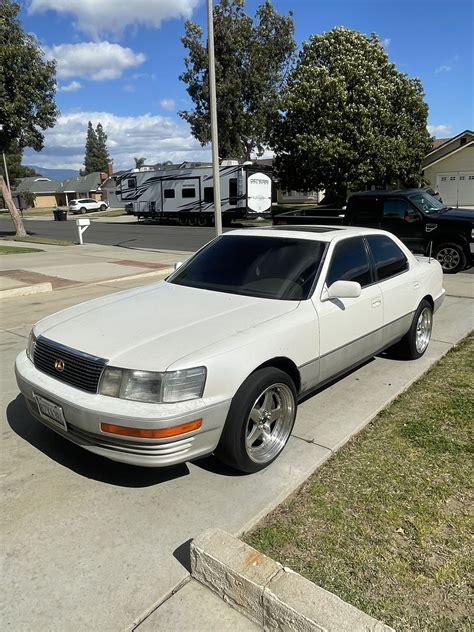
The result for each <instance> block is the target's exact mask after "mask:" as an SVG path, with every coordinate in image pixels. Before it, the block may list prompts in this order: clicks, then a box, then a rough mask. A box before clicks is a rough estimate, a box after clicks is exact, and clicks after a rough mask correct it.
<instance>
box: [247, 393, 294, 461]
mask: <svg viewBox="0 0 474 632" xmlns="http://www.w3.org/2000/svg"><path fill="white" fill-rule="evenodd" d="M295 413H296V405H295V399H294V396H293V393H292V391H291V389H290V388H289V387H288V386H287V385H286V384H281V383H280V384H272V385H271V386H268V387H267V388H266V389H265V390H264V391H263V392H262V393H261V394H260V395H259V396H258V397H257V399H256V400H255V403H254V405H253V406H252V409H251V411H250V415H249V417H248V420H247V424H246V428H245V448H246V452H247V454H248V456H249V458H250V459H251V460H252V461H254V462H255V463H266V462H267V461H271V460H272V459H274V458H275V456H276V455H277V454H279V452H280V451H281V450H282V449H283V448H284V446H285V444H286V442H287V440H288V437H289V436H290V433H291V429H292V428H293V421H294V418H295Z"/></svg>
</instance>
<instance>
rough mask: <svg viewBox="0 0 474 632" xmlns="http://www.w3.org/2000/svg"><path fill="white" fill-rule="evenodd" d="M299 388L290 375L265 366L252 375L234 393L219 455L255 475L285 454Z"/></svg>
mask: <svg viewBox="0 0 474 632" xmlns="http://www.w3.org/2000/svg"><path fill="white" fill-rule="evenodd" d="M296 408H297V403H296V388H295V385H294V383H293V380H292V379H291V378H290V377H289V375H288V374H287V373H284V372H283V371H280V370H279V369H276V368H274V367H265V368H263V369H259V370H257V371H255V373H252V374H251V375H250V376H249V377H248V378H247V379H246V380H245V382H244V383H243V384H242V386H241V387H240V388H239V390H238V391H237V393H236V394H235V396H234V398H233V400H232V404H231V406H230V409H229V413H228V415H227V419H226V422H225V426H224V430H223V432H222V436H221V439H220V441H219V445H218V446H217V449H216V456H217V457H218V458H219V459H220V460H221V461H223V462H224V463H227V465H230V466H231V467H233V468H235V469H236V470H240V471H241V472H246V473H249V474H250V473H253V472H258V471H259V470H262V469H263V468H265V467H267V465H269V464H270V463H272V462H273V461H274V460H275V459H276V458H277V457H278V455H279V454H280V453H281V452H282V450H283V448H284V447H285V445H286V443H287V441H288V439H289V438H290V435H291V431H292V429H293V425H294V422H295V417H296Z"/></svg>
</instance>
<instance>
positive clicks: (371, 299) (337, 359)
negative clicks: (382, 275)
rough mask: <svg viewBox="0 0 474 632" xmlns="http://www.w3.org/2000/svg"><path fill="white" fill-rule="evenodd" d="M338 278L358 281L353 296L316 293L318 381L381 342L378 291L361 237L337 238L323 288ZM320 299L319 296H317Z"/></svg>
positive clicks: (377, 347)
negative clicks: (357, 290) (329, 296)
mask: <svg viewBox="0 0 474 632" xmlns="http://www.w3.org/2000/svg"><path fill="white" fill-rule="evenodd" d="M339 280H345V281H356V282H357V283H360V285H361V288H362V292H361V295H360V296H359V297H357V298H347V299H331V300H324V290H323V294H322V295H321V297H316V303H317V305H316V308H317V311H318V315H319V326H320V333H319V337H320V354H321V355H320V381H325V380H328V379H329V378H331V377H333V376H335V375H337V374H339V373H342V372H343V371H344V370H346V369H348V368H350V367H351V366H354V365H356V364H358V363H359V362H361V361H363V360H364V359H365V358H370V356H371V355H373V354H375V353H377V351H379V350H380V348H381V346H382V326H383V301H382V292H381V290H380V288H379V286H378V284H377V283H375V282H374V279H373V276H372V269H371V265H370V259H369V255H368V250H367V247H366V244H365V242H364V239H363V238H362V237H350V238H347V239H344V240H341V241H339V242H338V243H337V244H336V245H335V247H334V249H333V251H332V255H330V261H329V265H328V268H327V273H326V280H325V289H327V288H328V287H330V286H331V284H332V283H334V282H335V281H339ZM321 299H322V300H321Z"/></svg>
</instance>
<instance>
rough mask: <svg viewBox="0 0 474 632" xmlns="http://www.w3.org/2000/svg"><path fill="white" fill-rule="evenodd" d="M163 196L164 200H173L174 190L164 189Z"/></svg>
mask: <svg viewBox="0 0 474 632" xmlns="http://www.w3.org/2000/svg"><path fill="white" fill-rule="evenodd" d="M163 196H164V198H165V200H169V199H170V198H174V189H164V191H163Z"/></svg>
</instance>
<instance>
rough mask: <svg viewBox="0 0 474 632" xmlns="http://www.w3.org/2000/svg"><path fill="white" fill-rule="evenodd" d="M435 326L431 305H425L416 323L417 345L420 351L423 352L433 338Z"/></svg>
mask: <svg viewBox="0 0 474 632" xmlns="http://www.w3.org/2000/svg"><path fill="white" fill-rule="evenodd" d="M432 326H433V316H432V314H431V310H430V308H429V307H425V308H424V309H423V310H422V311H421V312H420V315H419V316H418V321H417V323H416V338H415V345H416V350H417V351H418V353H423V352H424V351H425V350H426V347H427V346H428V343H429V341H430V338H431V328H432Z"/></svg>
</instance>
